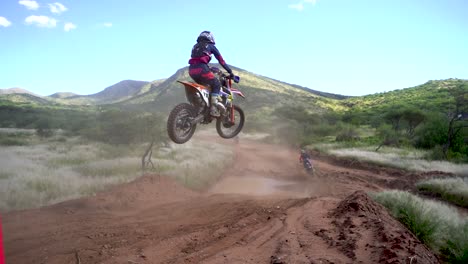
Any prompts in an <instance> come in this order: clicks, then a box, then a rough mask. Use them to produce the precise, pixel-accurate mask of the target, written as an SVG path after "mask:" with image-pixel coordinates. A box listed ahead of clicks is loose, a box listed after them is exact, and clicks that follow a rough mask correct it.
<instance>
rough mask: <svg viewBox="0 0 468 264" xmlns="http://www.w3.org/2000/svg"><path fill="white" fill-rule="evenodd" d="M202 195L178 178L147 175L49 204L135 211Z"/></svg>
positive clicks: (60, 208)
mask: <svg viewBox="0 0 468 264" xmlns="http://www.w3.org/2000/svg"><path fill="white" fill-rule="evenodd" d="M198 195H200V194H199V193H197V192H195V191H192V190H190V189H187V188H185V187H183V186H182V185H181V184H179V183H178V182H176V181H175V180H173V179H171V178H168V177H161V176H159V175H145V176H142V177H140V178H138V179H137V180H135V181H133V182H130V183H127V184H122V185H119V186H115V187H113V188H111V189H109V190H107V191H104V192H101V193H98V194H97V195H95V196H91V197H85V198H81V199H76V200H72V201H66V202H63V203H59V204H56V205H53V206H51V207H50V210H58V211H63V210H65V211H66V212H67V213H69V214H70V213H75V212H77V213H79V212H91V211H94V212H104V211H111V212H116V211H133V210H139V209H143V208H145V207H147V206H155V205H158V204H164V203H168V202H174V201H181V200H185V199H190V198H193V197H195V196H198Z"/></svg>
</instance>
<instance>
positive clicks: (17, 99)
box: [0, 93, 55, 106]
mask: <svg viewBox="0 0 468 264" xmlns="http://www.w3.org/2000/svg"><path fill="white" fill-rule="evenodd" d="M2 103H7V104H8V103H10V104H11V103H13V104H19V105H22V104H28V105H42V106H48V105H54V104H55V102H54V101H53V100H50V99H48V98H47V97H40V96H35V95H32V94H29V93H10V94H0V104H2Z"/></svg>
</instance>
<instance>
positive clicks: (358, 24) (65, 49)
mask: <svg viewBox="0 0 468 264" xmlns="http://www.w3.org/2000/svg"><path fill="white" fill-rule="evenodd" d="M467 14H468V1H465V0H392V1H376V0H315V1H314V0H276V1H266V0H265V1H253V0H236V1H219V0H217V1H214V0H205V1H189V0H171V1H160V0H134V1H129V0H57V2H55V0H52V1H45V0H36V1H32V0H2V1H1V2H0V61H1V63H0V88H11V87H21V88H24V89H27V90H29V91H32V92H34V93H36V94H39V95H50V94H52V93H55V92H74V93H78V94H92V93H97V92H99V91H101V90H103V89H104V88H106V87H108V86H110V85H113V84H115V83H117V82H119V81H121V80H126V79H133V80H144V81H152V80H156V79H162V78H168V77H170V76H171V75H172V74H174V73H175V71H176V70H178V69H180V68H182V67H184V66H186V65H187V61H188V59H189V56H190V51H191V48H192V46H193V44H194V43H195V40H196V38H197V36H198V34H199V33H200V32H201V31H203V30H211V31H212V32H213V33H214V35H215V38H216V42H217V47H218V49H219V50H220V51H221V54H222V55H223V57H224V58H225V60H226V62H227V63H228V64H230V65H234V66H237V67H240V68H243V69H246V70H248V71H251V72H254V73H256V74H260V75H263V76H267V77H271V78H274V79H278V80H281V81H285V82H289V83H294V84H298V85H302V86H306V87H309V88H312V89H315V90H319V91H324V92H331V93H337V94H344V95H365V94H373V93H377V92H384V91H390V90H395V89H402V88H407V87H412V86H416V85H419V84H422V83H424V82H426V81H428V80H438V79H446V78H462V79H468V15H467ZM213 61H215V59H213Z"/></svg>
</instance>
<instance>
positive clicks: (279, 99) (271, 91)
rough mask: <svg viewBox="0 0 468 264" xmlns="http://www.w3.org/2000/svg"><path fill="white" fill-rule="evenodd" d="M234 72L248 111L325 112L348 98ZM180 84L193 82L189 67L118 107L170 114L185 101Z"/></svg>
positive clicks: (241, 71)
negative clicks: (299, 108)
mask: <svg viewBox="0 0 468 264" xmlns="http://www.w3.org/2000/svg"><path fill="white" fill-rule="evenodd" d="M232 68H233V70H234V72H235V73H236V75H239V76H240V78H241V81H240V83H239V84H234V85H233V86H234V87H236V88H238V89H240V90H241V91H242V92H243V93H244V94H245V95H246V99H240V98H238V99H237V100H236V103H237V104H239V105H241V106H243V107H244V108H245V109H251V110H255V109H257V110H260V109H263V110H267V111H268V112H271V111H272V110H273V109H274V108H276V107H278V106H281V105H303V106H304V107H306V108H308V109H311V111H317V112H322V111H324V110H326V109H336V108H340V107H343V106H340V105H339V104H338V103H337V98H348V97H346V96H341V95H333V94H327V93H322V92H318V91H314V90H311V89H307V88H304V87H301V86H298V85H291V84H288V83H285V82H281V81H278V80H274V79H271V78H268V77H264V76H261V75H257V74H254V73H251V72H248V71H246V70H243V69H240V68H236V67H232ZM177 80H182V81H192V79H191V78H190V76H189V75H188V67H185V68H182V69H179V70H178V71H177V72H176V73H175V74H174V75H172V76H171V77H169V78H168V79H166V80H164V81H162V82H161V83H159V84H155V85H152V87H151V88H150V89H149V90H148V91H147V92H146V93H143V94H140V95H138V96H135V97H132V98H129V99H128V100H124V101H121V102H120V103H119V104H121V105H124V106H126V107H131V108H135V107H138V106H146V107H148V108H152V109H154V110H155V111H162V112H168V111H170V110H171V109H172V108H173V107H174V106H175V105H176V104H178V103H182V102H184V101H185V100H186V99H185V90H184V87H183V86H182V85H181V84H180V83H178V82H177Z"/></svg>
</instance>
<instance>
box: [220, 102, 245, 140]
mask: <svg viewBox="0 0 468 264" xmlns="http://www.w3.org/2000/svg"><path fill="white" fill-rule="evenodd" d="M232 107H233V108H232V109H228V113H227V115H226V116H221V117H220V118H218V119H217V120H216V131H218V134H219V136H220V137H222V138H233V137H235V136H237V134H239V133H240V132H241V130H242V128H243V127H244V122H245V116H244V111H243V110H242V109H241V108H240V107H239V106H237V105H233V106H232ZM231 111H233V113H231ZM232 117H234V119H233V118H232Z"/></svg>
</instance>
